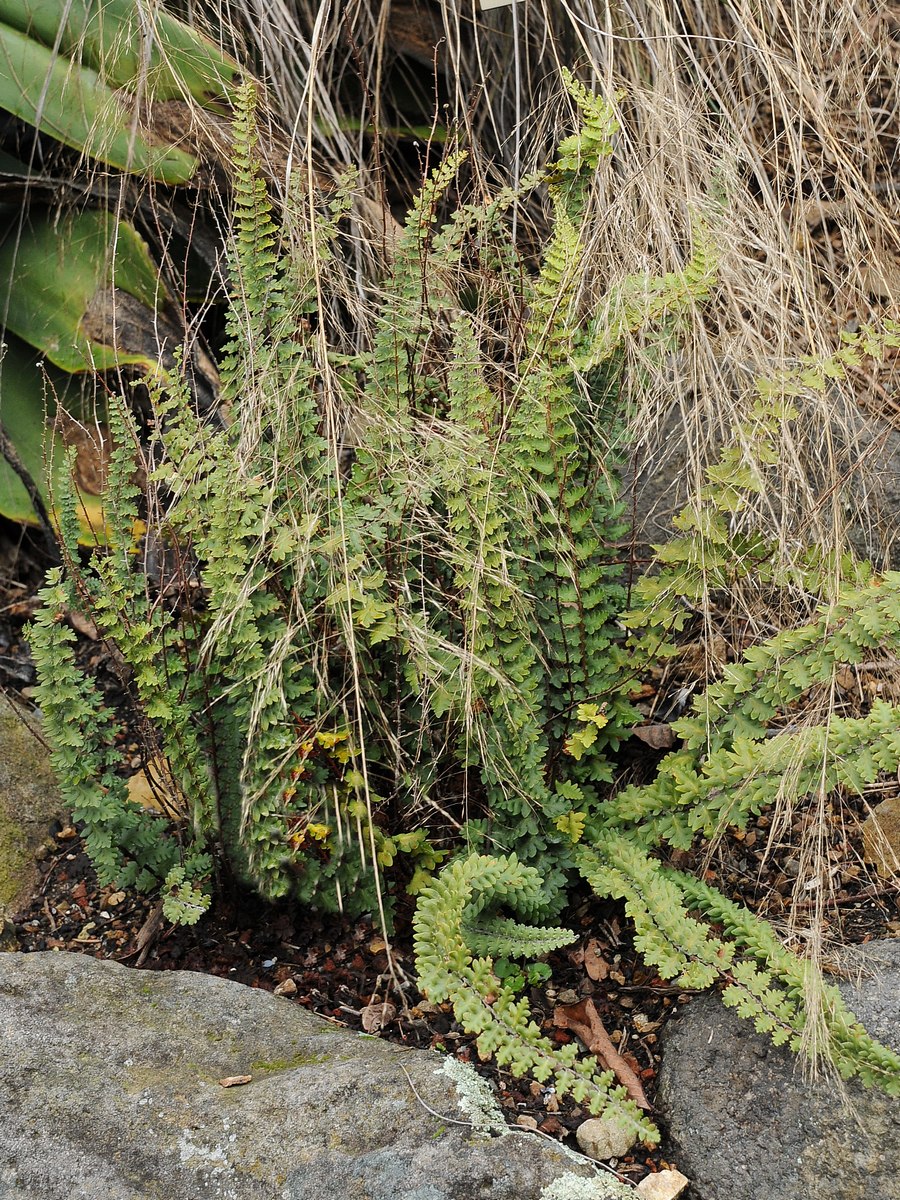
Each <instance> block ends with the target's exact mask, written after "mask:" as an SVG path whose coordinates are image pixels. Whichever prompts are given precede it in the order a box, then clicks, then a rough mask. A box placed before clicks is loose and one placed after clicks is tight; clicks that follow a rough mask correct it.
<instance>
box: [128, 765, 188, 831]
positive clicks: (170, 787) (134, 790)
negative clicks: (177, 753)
mask: <svg viewBox="0 0 900 1200" xmlns="http://www.w3.org/2000/svg"><path fill="white" fill-rule="evenodd" d="M128 799H129V800H132V801H133V802H134V803H135V804H139V805H140V806H141V808H147V809H152V810H153V811H154V812H160V813H162V814H163V815H164V816H166V817H177V816H180V815H182V814H184V813H185V812H186V811H187V805H186V803H185V799H184V796H183V795H182V794H181V789H180V788H179V787H178V786H177V785H176V784H175V781H174V780H173V779H172V775H171V772H170V771H169V767H168V764H167V762H166V760H165V759H164V758H163V757H162V756H161V755H159V754H155V755H154V756H153V758H151V759H149V760H148V762H147V765H146V767H145V768H144V769H143V770H142V771H137V772H136V773H135V774H134V775H132V776H131V777H130V778H129V780H128Z"/></svg>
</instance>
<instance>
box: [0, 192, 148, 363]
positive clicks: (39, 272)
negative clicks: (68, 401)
mask: <svg viewBox="0 0 900 1200" xmlns="http://www.w3.org/2000/svg"><path fill="white" fill-rule="evenodd" d="M0 279H5V280H8V281H10V282H9V284H8V287H9V293H8V296H7V297H5V308H6V325H7V327H8V328H9V329H11V330H12V331H13V333H16V334H18V336H19V337H20V338H22V340H23V341H25V342H28V344H29V345H30V346H34V347H35V349H37V350H40V351H41V352H42V353H43V354H45V355H46V356H47V358H49V359H50V361H51V362H52V363H54V364H55V365H56V366H57V367H61V368H62V369H63V370H64V371H72V372H82V371H107V370H111V369H112V368H114V367H122V366H135V367H137V368H139V369H140V370H141V371H142V372H143V373H155V372H156V371H157V370H158V361H159V357H158V351H157V348H156V334H155V327H156V321H157V317H156V313H157V310H158V309H160V308H161V307H162V304H163V302H164V300H165V298H166V297H165V293H164V292H163V291H162V284H161V283H160V280H159V275H158V273H157V270H156V267H155V266H154V263H153V260H152V259H151V257H150V254H149V251H148V250H147V247H146V245H145V244H144V242H143V240H142V239H141V237H140V236H139V235H138V233H137V232H136V231H135V230H134V229H133V228H132V227H131V226H130V225H127V224H125V223H124V222H123V221H117V220H116V219H115V218H114V217H113V216H111V215H110V214H109V213H107V212H101V211H97V210H92V211H89V212H85V213H79V214H74V215H72V214H70V215H67V216H64V217H62V218H60V219H59V220H58V221H54V220H53V219H52V216H51V215H50V214H48V213H41V212H40V211H39V212H36V213H34V214H32V215H31V217H30V219H29V221H28V223H27V225H24V226H23V228H22V231H21V233H20V235H19V237H18V238H13V237H8V238H7V239H6V241H5V242H4V243H3V245H2V246H0Z"/></svg>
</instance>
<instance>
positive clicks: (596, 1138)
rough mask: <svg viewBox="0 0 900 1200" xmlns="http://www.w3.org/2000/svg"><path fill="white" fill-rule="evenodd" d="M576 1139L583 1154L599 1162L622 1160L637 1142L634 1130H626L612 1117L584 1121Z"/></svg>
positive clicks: (577, 1131)
mask: <svg viewBox="0 0 900 1200" xmlns="http://www.w3.org/2000/svg"><path fill="white" fill-rule="evenodd" d="M575 1137H576V1139H577V1141H578V1145H579V1147H580V1149H581V1151H582V1153H583V1154H586V1155H587V1156H588V1158H593V1159H595V1160H596V1161H597V1162H605V1161H606V1159H608V1158H621V1157H622V1155H623V1154H627V1153H628V1151H629V1150H630V1149H631V1147H632V1146H633V1145H634V1143H635V1142H636V1141H637V1135H636V1134H635V1133H634V1132H633V1130H630V1129H625V1128H624V1127H623V1126H622V1125H621V1124H620V1123H619V1122H618V1121H615V1120H613V1119H612V1118H611V1117H591V1119H590V1120H589V1121H582V1123H581V1124H580V1125H579V1126H578V1128H577V1129H576V1130H575Z"/></svg>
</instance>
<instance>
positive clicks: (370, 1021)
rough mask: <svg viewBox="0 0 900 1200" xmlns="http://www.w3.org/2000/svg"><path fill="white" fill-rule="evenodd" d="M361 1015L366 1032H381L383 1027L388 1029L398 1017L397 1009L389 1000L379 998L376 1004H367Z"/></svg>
mask: <svg viewBox="0 0 900 1200" xmlns="http://www.w3.org/2000/svg"><path fill="white" fill-rule="evenodd" d="M359 1015H360V1019H361V1020H362V1027H363V1029H364V1030H365V1031H366V1033H379V1032H380V1031H381V1030H382V1029H387V1027H388V1025H390V1023H391V1022H392V1021H393V1019H394V1017H396V1015H397V1009H396V1008H395V1006H394V1005H393V1004H390V1003H389V1002H388V1001H387V1000H384V1001H381V1000H378V1001H376V1002H375V1004H367V1005H366V1006H365V1008H364V1009H362V1010H361V1012H360V1014H359Z"/></svg>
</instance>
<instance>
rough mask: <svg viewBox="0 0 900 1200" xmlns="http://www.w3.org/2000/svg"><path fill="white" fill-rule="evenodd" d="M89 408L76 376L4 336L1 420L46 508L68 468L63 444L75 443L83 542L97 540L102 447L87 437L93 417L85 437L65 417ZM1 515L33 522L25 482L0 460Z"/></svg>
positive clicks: (0, 362)
mask: <svg viewBox="0 0 900 1200" xmlns="http://www.w3.org/2000/svg"><path fill="white" fill-rule="evenodd" d="M42 394H43V396H44V401H43V403H42V402H41V396H42ZM90 407H91V405H90V403H89V402H88V401H87V400H86V399H85V398H84V396H83V393H82V390H81V381H80V380H79V379H77V378H75V377H73V376H71V375H66V374H64V373H63V372H62V371H58V370H55V369H54V368H53V367H42V366H41V364H40V363H39V361H38V356H36V355H35V354H34V351H33V350H31V349H30V348H29V347H27V346H25V345H23V344H22V343H21V342H20V341H19V340H18V339H17V338H9V339H7V343H6V346H5V348H4V351H3V357H2V359H0V421H2V422H3V428H4V430H5V431H6V433H7V435H8V436H9V439H10V441H11V442H12V444H13V445H14V446H15V449H16V453H17V455H18V457H19V460H20V462H21V463H22V465H23V466H24V467H25V469H26V471H27V472H28V474H29V475H30V476H31V478H32V480H33V481H34V482H35V484H36V485H37V487H38V490H39V491H40V493H41V495H42V496H43V498H44V503H45V504H46V506H47V508H48V510H51V503H50V500H51V495H52V494H58V492H59V484H60V480H61V474H62V472H63V471H65V470H67V466H66V461H65V447H66V445H67V444H68V445H74V446H75V447H76V450H77V458H76V482H77V483H78V484H79V485H80V486H79V489H78V490H79V495H80V497H81V506H80V508H81V513H80V515H81V524H82V530H83V533H84V539H85V541H88V542H93V541H96V539H97V537H101V538H102V530H103V528H104V524H103V505H102V502H101V500H100V498H99V496H98V494H97V493H98V492H99V491H102V483H103V479H102V476H103V461H102V460H103V451H102V449H101V448H100V447H99V444H98V443H99V436H98V437H97V438H96V439H91V437H90V430H91V429H92V427H93V426H94V421H93V419H89V420H86V421H85V435H84V436H78V434H80V433H81V432H82V430H81V426H79V424H78V421H77V419H76V420H73V419H72V417H70V416H68V415H66V413H67V412H74V413H75V414H76V416H77V417H81V416H87V410H88V409H89V408H90ZM58 416H59V418H60V419H59V420H57V417H58ZM45 417H46V421H45ZM92 442H93V444H92ZM48 463H49V466H50V480H51V482H50V486H48V479H47V465H48ZM51 511H52V510H51ZM0 513H2V514H3V516H5V517H8V518H9V519H10V520H12V521H18V522H20V523H22V524H37V518H36V516H35V513H34V509H33V508H32V506H31V501H30V499H29V498H28V493H27V491H26V490H25V485H24V484H23V483H22V481H21V479H20V478H19V477H18V475H17V474H16V473H15V471H14V470H13V469H12V467H11V466H10V465H9V464H8V463H7V462H6V461H5V460H4V459H2V458H0Z"/></svg>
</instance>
